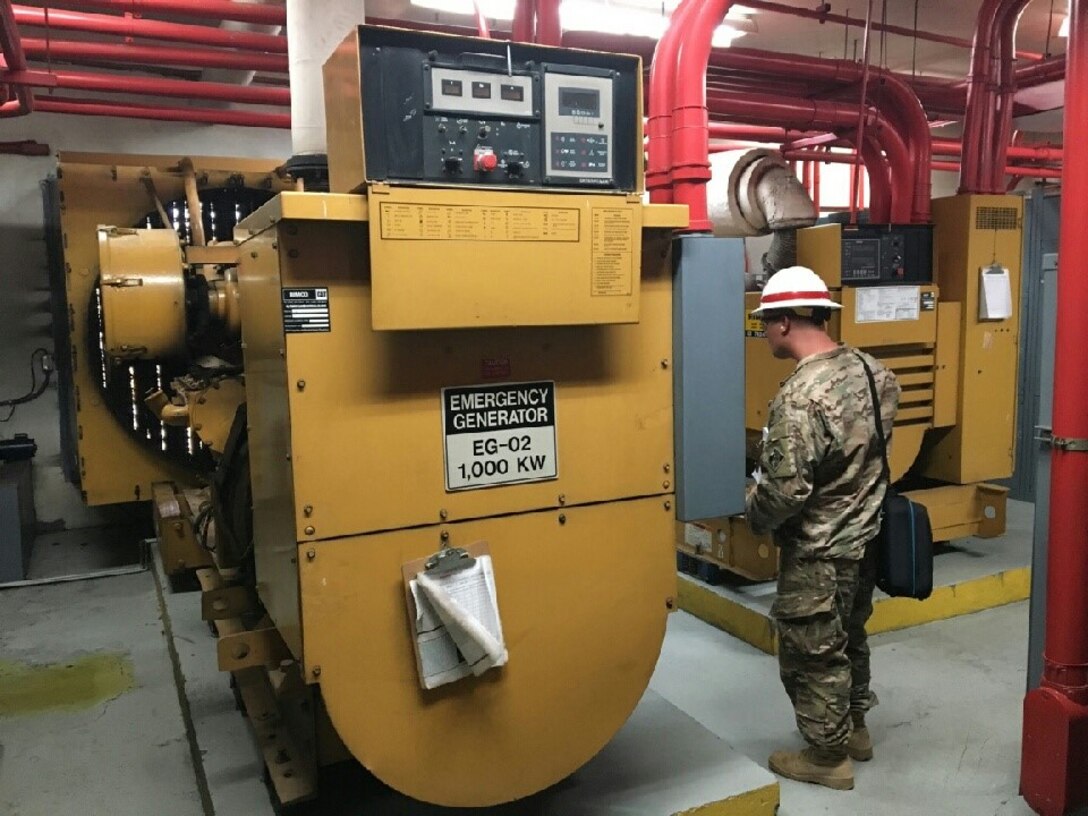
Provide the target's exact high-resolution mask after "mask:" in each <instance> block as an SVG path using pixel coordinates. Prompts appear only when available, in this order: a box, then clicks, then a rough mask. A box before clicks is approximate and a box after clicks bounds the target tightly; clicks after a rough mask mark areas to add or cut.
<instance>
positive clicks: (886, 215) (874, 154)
mask: <svg viewBox="0 0 1088 816" xmlns="http://www.w3.org/2000/svg"><path fill="white" fill-rule="evenodd" d="M859 158H861V160H862V161H863V162H864V164H865V170H866V173H867V175H868V176H869V221H870V222H871V223H874V224H885V223H888V222H889V221H891V220H892V194H891V190H892V178H891V166H890V165H889V164H888V160H887V159H886V158H884V155H883V154H882V153H881V152H880V145H879V144H877V143H876V140H875V139H872V138H868V139H866V140H865V144H864V146H863V148H862V150H861V151H860V156H859ZM854 167H857V162H856V161H855V163H854ZM851 184H852V185H853V184H860V178H858V177H854V178H853V179H852V181H851ZM851 204H853V196H851Z"/></svg>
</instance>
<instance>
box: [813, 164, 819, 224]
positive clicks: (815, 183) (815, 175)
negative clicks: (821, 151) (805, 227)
mask: <svg viewBox="0 0 1088 816" xmlns="http://www.w3.org/2000/svg"><path fill="white" fill-rule="evenodd" d="M812 204H813V206H815V208H816V215H819V214H820V162H818V161H814V162H813V163H812Z"/></svg>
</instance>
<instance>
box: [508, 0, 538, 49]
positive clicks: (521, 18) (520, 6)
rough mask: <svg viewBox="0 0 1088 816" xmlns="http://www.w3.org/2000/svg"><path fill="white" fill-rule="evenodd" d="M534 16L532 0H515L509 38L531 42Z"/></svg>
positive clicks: (534, 8)
mask: <svg viewBox="0 0 1088 816" xmlns="http://www.w3.org/2000/svg"><path fill="white" fill-rule="evenodd" d="M535 17H536V6H535V4H534V2H533V0H517V4H516V5H515V6H514V22H513V30H512V32H511V35H510V39H512V40H513V41H514V42H532V41H533V30H534V28H535V26H534V22H535Z"/></svg>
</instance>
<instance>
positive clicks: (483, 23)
mask: <svg viewBox="0 0 1088 816" xmlns="http://www.w3.org/2000/svg"><path fill="white" fill-rule="evenodd" d="M472 9H473V11H474V12H475V13H476V32H477V33H478V34H479V35H480V36H481V37H483V38H484V39H485V40H490V39H491V29H490V28H488V26H487V18H486V17H485V16H484V13H483V11H482V10H481V9H480V0H472Z"/></svg>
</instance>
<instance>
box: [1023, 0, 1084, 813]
mask: <svg viewBox="0 0 1088 816" xmlns="http://www.w3.org/2000/svg"><path fill="white" fill-rule="evenodd" d="M1067 49H1068V50H1067V51H1066V60H1067V61H1068V68H1067V70H1066V80H1065V83H1066V84H1065V116H1064V120H1065V121H1064V130H1065V137H1064V138H1065V143H1066V144H1068V145H1074V144H1076V143H1077V141H1076V140H1077V139H1078V137H1079V136H1080V131H1081V130H1082V129H1083V127H1084V122H1085V121H1088V2H1085V0H1072V2H1071V3H1070V15H1069V39H1068V43H1067ZM1085 200H1088V155H1086V154H1085V152H1084V151H1082V150H1072V151H1070V155H1069V161H1068V162H1067V163H1066V166H1065V174H1064V177H1063V179H1062V205H1061V207H1062V209H1061V229H1060V233H1059V236H1060V237H1059V243H1058V252H1059V258H1060V259H1061V263H1062V267H1061V273H1060V274H1059V276H1058V292H1057V298H1056V300H1057V304H1058V306H1057V315H1056V316H1055V319H1054V325H1055V326H1056V331H1057V338H1056V343H1055V354H1054V403H1053V405H1054V410H1053V417H1052V425H1053V434H1054V438H1055V440H1057V439H1068V440H1073V441H1074V446H1073V447H1074V449H1072V450H1071V449H1068V448H1065V447H1062V446H1060V445H1056V446H1054V448H1053V449H1052V451H1051V453H1050V522H1049V523H1050V526H1049V538H1048V544H1047V589H1046V644H1045V647H1044V650H1043V679H1042V684H1041V685H1040V687H1039V688H1036V689H1033V690H1032V691H1030V692H1028V694H1027V696H1026V697H1025V698H1024V740H1023V747H1022V754H1021V765H1020V791H1021V793H1022V794H1023V796H1024V799H1026V800H1027V803H1028V804H1029V805H1030V806H1031V807H1032V809H1034V810H1035V811H1036V812H1037V813H1040V814H1043V816H1062V814H1066V813H1069V812H1071V811H1074V810H1076V809H1078V808H1080V807H1082V806H1084V805H1085V804H1088V501H1086V500H1085V497H1086V496H1088V451H1085V450H1084V448H1083V441H1084V440H1085V439H1088V411H1086V410H1085V406H1086V405H1088V367H1085V365H1084V357H1083V355H1084V348H1085V347H1086V346H1088V323H1085V321H1084V315H1085V314H1086V313H1088V275H1086V274H1085V257H1088V231H1086V230H1085V229H1084V213H1083V208H1084V201H1085Z"/></svg>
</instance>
